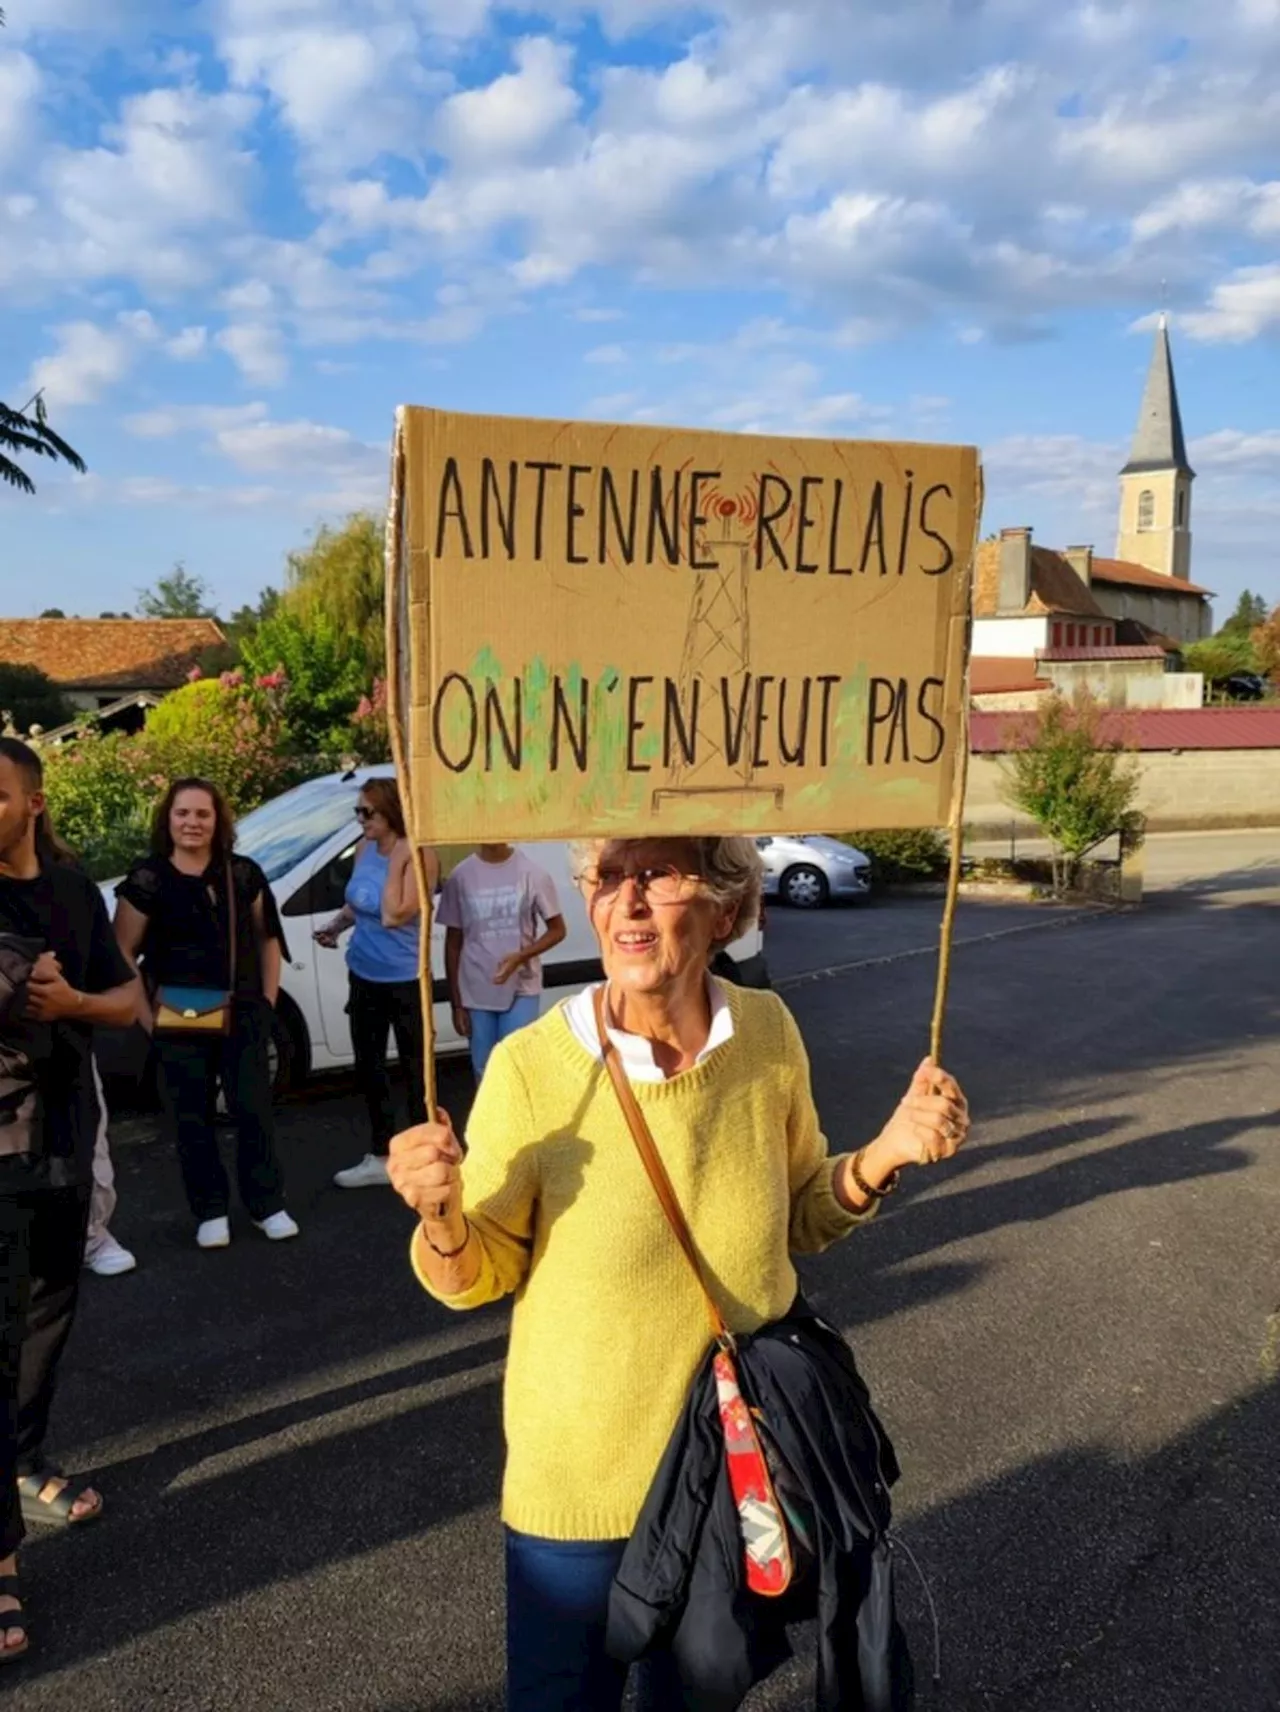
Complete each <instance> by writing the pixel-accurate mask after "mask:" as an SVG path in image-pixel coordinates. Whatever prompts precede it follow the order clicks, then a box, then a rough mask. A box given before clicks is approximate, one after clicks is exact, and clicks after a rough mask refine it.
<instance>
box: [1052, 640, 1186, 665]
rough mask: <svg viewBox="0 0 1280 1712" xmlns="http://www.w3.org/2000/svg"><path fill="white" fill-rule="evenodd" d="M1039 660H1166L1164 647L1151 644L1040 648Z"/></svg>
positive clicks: (1065, 661) (1063, 661)
mask: <svg viewBox="0 0 1280 1712" xmlns="http://www.w3.org/2000/svg"><path fill="white" fill-rule="evenodd" d="M1036 659H1037V660H1049V661H1058V662H1060V663H1063V664H1065V663H1067V662H1069V661H1071V660H1159V661H1161V662H1163V660H1164V649H1163V648H1153V647H1151V646H1150V645H1149V644H1146V645H1144V646H1142V647H1138V646H1130V647H1124V646H1121V647H1117V648H1038V649H1037V650H1036Z"/></svg>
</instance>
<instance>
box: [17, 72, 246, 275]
mask: <svg viewBox="0 0 1280 1712" xmlns="http://www.w3.org/2000/svg"><path fill="white" fill-rule="evenodd" d="M255 111H256V104H255V103H254V102H253V101H252V100H251V99H250V98H249V97H248V96H245V95H241V94H236V93H230V94H218V95H210V94H207V93H205V92H203V91H201V90H198V89H195V88H191V87H181V88H158V89H151V90H148V91H146V92H144V93H143V94H140V95H132V96H128V97H126V98H125V100H124V101H123V102H122V103H121V107H120V115H119V118H118V119H116V120H113V121H112V122H110V123H109V124H107V125H105V126H104V127H103V130H102V141H101V142H100V143H98V144H97V145H95V146H93V147H90V148H71V147H68V146H67V145H65V144H63V145H61V146H57V147H54V148H52V149H48V150H46V151H45V152H44V154H43V155H42V156H41V158H40V160H39V161H38V162H37V163H36V164H35V166H34V168H33V177H32V180H31V190H32V193H33V203H32V204H31V205H30V206H23V207H21V208H15V207H13V206H12V205H10V207H9V208H8V209H7V210H6V212H7V214H8V221H7V222H0V281H6V282H7V283H8V285H9V287H10V290H11V291H16V290H22V291H29V290H31V289H32V287H33V285H34V284H35V283H37V282H39V281H42V280H43V281H53V282H55V283H56V284H57V285H58V286H65V285H67V284H68V283H70V282H75V281H78V280H86V281H87V280H98V279H123V280H134V281H137V282H139V283H140V284H141V285H143V286H144V287H145V288H147V289H148V290H150V291H154V292H172V291H175V290H178V289H184V288H189V287H191V286H194V285H196V284H198V283H199V282H201V281H202V280H204V279H206V278H207V277H208V276H209V274H210V273H211V272H212V271H214V265H215V264H214V261H213V257H212V256H211V254H210V248H209V243H208V237H209V234H211V233H216V232H217V231H219V230H220V229H229V228H232V227H234V226H235V225H237V224H238V223H239V222H240V221H241V220H242V218H243V216H244V208H245V196H246V193H247V189H248V185H249V182H250V180H251V177H252V170H253V169H252V161H251V157H250V155H249V154H248V152H247V151H246V150H245V149H244V148H243V147H242V146H241V135H242V133H243V131H244V129H245V128H246V127H247V126H248V124H249V123H250V121H251V120H252V118H253V116H254V113H255ZM6 224H7V226H8V230H7V231H6V230H5V225H6Z"/></svg>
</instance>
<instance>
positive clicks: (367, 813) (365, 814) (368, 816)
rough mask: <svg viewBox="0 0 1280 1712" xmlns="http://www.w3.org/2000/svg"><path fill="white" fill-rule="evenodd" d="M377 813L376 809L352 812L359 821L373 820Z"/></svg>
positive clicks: (358, 809) (359, 809)
mask: <svg viewBox="0 0 1280 1712" xmlns="http://www.w3.org/2000/svg"><path fill="white" fill-rule="evenodd" d="M377 812H378V811H377V809H376V808H357V809H353V810H352V813H353V814H354V815H355V817H356V819H357V820H372V819H373V817H374V815H375V814H377Z"/></svg>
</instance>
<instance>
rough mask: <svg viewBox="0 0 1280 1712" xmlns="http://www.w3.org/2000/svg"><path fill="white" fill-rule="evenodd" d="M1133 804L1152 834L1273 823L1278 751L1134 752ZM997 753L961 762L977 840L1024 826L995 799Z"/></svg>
mask: <svg viewBox="0 0 1280 1712" xmlns="http://www.w3.org/2000/svg"><path fill="white" fill-rule="evenodd" d="M1138 768H1139V774H1140V777H1141V780H1142V788H1141V790H1140V792H1139V795H1138V807H1139V808H1140V809H1141V810H1142V812H1143V813H1144V814H1145V815H1146V816H1147V822H1148V825H1149V826H1150V828H1151V830H1152V831H1153V832H1158V831H1160V830H1161V829H1162V828H1163V829H1165V830H1168V831H1176V830H1177V829H1179V828H1182V827H1188V828H1194V827H1205V828H1208V827H1230V826H1280V749H1184V750H1183V751H1182V752H1181V754H1177V755H1175V754H1173V753H1171V752H1166V751H1151V752H1149V753H1145V754H1141V755H1139V756H1138ZM1000 784H1001V773H1000V766H999V757H998V756H995V755H974V756H973V757H972V759H971V760H970V762H969V789H968V792H967V794H966V797H965V810H964V818H965V824H966V825H967V826H969V827H970V828H972V830H973V833H974V835H975V836H977V837H987V838H1003V837H1005V836H1007V835H1008V832H1009V828H1010V825H1011V823H1014V822H1016V823H1017V827H1018V832H1019V836H1024V835H1026V834H1027V833H1029V832H1031V831H1032V830H1033V828H1032V826H1031V823H1030V822H1029V821H1026V820H1024V819H1023V818H1022V817H1021V816H1018V815H1015V813H1014V811H1013V810H1012V809H1011V808H1009V806H1008V805H1007V804H1006V803H1005V802H1004V801H1003V800H1002V799H1001V795H1000Z"/></svg>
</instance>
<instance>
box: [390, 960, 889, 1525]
mask: <svg viewBox="0 0 1280 1712" xmlns="http://www.w3.org/2000/svg"><path fill="white" fill-rule="evenodd" d="M726 991H727V993H728V998H729V1003H730V1005H731V1007H732V1012H733V1025H734V1031H733V1038H732V1039H731V1040H729V1041H726V1042H725V1043H724V1044H723V1045H722V1046H720V1047H717V1048H716V1049H715V1051H713V1052H712V1053H711V1054H709V1056H708V1057H707V1058H706V1059H704V1060H703V1062H702V1063H701V1064H699V1065H697V1066H696V1067H695V1068H693V1069H691V1070H686V1071H684V1072H682V1073H681V1074H680V1075H678V1076H674V1077H672V1078H671V1079H670V1080H668V1081H665V1082H654V1083H648V1082H637V1083H635V1084H633V1086H634V1088H635V1095H636V1099H637V1100H638V1101H639V1102H640V1105H641V1108H642V1109H643V1111H644V1114H645V1117H646V1119H647V1120H648V1123H649V1127H650V1129H651V1130H652V1132H653V1137H654V1141H655V1142H656V1144H657V1147H658V1150H659V1152H660V1153H661V1154H662V1158H663V1162H664V1163H665V1165H666V1167H667V1171H668V1173H669V1174H670V1177H671V1181H672V1184H673V1186H674V1188H675V1192H676V1194H677V1196H678V1197H679V1200H680V1205H681V1207H682V1209H683V1211H684V1214H685V1218H686V1219H687V1221H688V1224H689V1227H690V1230H691V1231H692V1232H693V1236H694V1240H695V1241H696V1242H697V1244H698V1247H699V1249H700V1250H701V1253H702V1257H703V1260H704V1262H705V1265H706V1271H707V1276H708V1278H709V1279H710V1280H712V1281H713V1288H714V1290H715V1293H716V1297H717V1300H718V1302H719V1304H720V1309H721V1312H722V1313H723V1314H724V1317H725V1319H726V1320H727V1321H728V1323H729V1325H730V1327H731V1328H732V1329H733V1330H734V1331H742V1332H747V1331H754V1330H755V1329H756V1328H757V1327H758V1326H761V1325H763V1324H764V1322H765V1321H766V1320H771V1319H775V1318H777V1317H778V1315H780V1314H783V1313H785V1312H786V1310H787V1309H788V1308H789V1307H790V1305H791V1302H792V1300H793V1298H794V1296H795V1292H796V1274H795V1269H794V1267H793V1266H792V1264H791V1258H790V1256H791V1253H792V1251H794V1252H796V1253H801V1254H812V1253H816V1252H818V1251H819V1250H820V1249H823V1248H825V1247H827V1245H828V1244H830V1243H832V1242H834V1241H835V1240H836V1239H837V1238H838V1237H841V1236H843V1235H844V1234H845V1233H846V1232H848V1231H849V1230H851V1229H852V1228H853V1226H854V1225H855V1224H857V1223H859V1222H860V1218H859V1216H855V1215H854V1214H851V1213H849V1212H847V1211H846V1210H845V1209H844V1208H843V1207H842V1206H841V1205H840V1203H839V1202H838V1201H837V1200H836V1197H835V1194H834V1192H833V1190H832V1177H833V1175H834V1172H835V1169H836V1165H837V1161H836V1160H835V1159H833V1158H831V1157H829V1156H828V1154H827V1146H826V1141H825V1139H824V1138H823V1136H822V1134H821V1132H820V1130H819V1128H818V1120H817V1113H816V1112H815V1110H814V1105H813V1096H812V1093H811V1091H810V1086H809V1064H808V1059H807V1057H806V1055H805V1050H804V1045H803V1043H802V1041H801V1039H800V1031H799V1030H798V1028H797V1027H796V1024H795V1022H794V1020H793V1018H792V1017H791V1014H790V1012H789V1011H788V1010H787V1009H786V1007H785V1006H784V1005H783V1004H782V1002H781V1001H780V1000H779V999H778V998H776V997H775V996H774V995H773V994H772V993H760V992H751V991H744V990H743V989H741V988H738V987H733V986H730V987H727V989H726ZM467 1142H468V1153H467V1159H466V1164H465V1166H464V1171H463V1179H464V1182H463V1187H464V1199H465V1204H466V1209H467V1214H468V1217H469V1218H470V1220H471V1223H472V1225H473V1226H474V1227H475V1230H476V1232H477V1235H478V1238H479V1242H480V1246H481V1251H482V1258H481V1266H480V1274H479V1277H478V1278H477V1279H476V1282H475V1284H474V1285H473V1286H472V1288H471V1289H470V1290H467V1291H466V1292H465V1293H464V1294H462V1295H457V1296H451V1297H446V1296H441V1297H440V1298H439V1299H440V1300H442V1301H444V1302H446V1303H447V1304H448V1305H449V1306H450V1307H454V1308H475V1307H479V1306H481V1305H482V1304H483V1303H485V1302H491V1301H494V1300H495V1299H496V1298H498V1297H500V1296H502V1295H505V1294H506V1293H507V1292H509V1291H510V1292H514V1294H515V1309H514V1313H513V1315H512V1326H511V1347H510V1351H509V1354H508V1359H507V1374H506V1390H505V1397H504V1418H505V1424H506V1437H507V1466H506V1476H505V1479H504V1482H503V1502H502V1514H503V1519H504V1521H506V1522H507V1524H508V1525H509V1526H510V1527H512V1528H515V1529H517V1530H518V1531H520V1532H521V1533H528V1534H537V1535H540V1536H542V1537H544V1538H550V1539H560V1540H569V1539H578V1540H610V1539H622V1538H624V1537H625V1536H627V1535H628V1534H630V1532H631V1530H632V1528H633V1527H634V1525H635V1522H636V1518H637V1516H638V1515H639V1513H640V1508H641V1506H642V1504H643V1502H644V1499H645V1494H646V1493H647V1491H648V1488H649V1483H650V1481H651V1480H652V1478H653V1474H654V1471H655V1470H656V1468H657V1466H658V1462H659V1460H660V1458H661V1456H662V1452H663V1450H664V1448H665V1446H666V1443H667V1440H668V1438H669V1437H670V1434H671V1430H672V1428H673V1426H674V1425H675V1422H676V1419H677V1417H678V1416H679V1413H680V1409H681V1406H682V1404H683V1402H684V1398H685V1394H686V1392H687V1390H688V1387H689V1383H690V1381H691V1379H692V1378H693V1375H694V1372H695V1371H696V1369H697V1366H698V1363H699V1362H700V1360H701V1359H702V1357H703V1355H704V1354H705V1352H706V1349H707V1345H708V1342H709V1334H708V1329H707V1320H706V1309H705V1306H704V1304H703V1302H702V1299H701V1297H700V1295H699V1293H698V1288H697V1284H696V1282H695V1280H694V1278H693V1274H692V1272H691V1271H690V1269H689V1264H688V1262H687V1261H686V1260H685V1258H684V1256H683V1254H681V1252H680V1249H679V1247H678V1245H677V1243H676V1239H675V1237H674V1235H673V1234H672V1232H671V1229H670V1227H669V1226H668V1225H667V1223H666V1220H665V1219H664V1218H663V1215H662V1209H661V1208H660V1206H659V1205H658V1201H657V1197H656V1196H655V1194H654V1191H653V1187H652V1185H651V1184H650V1182H649V1179H648V1178H647V1177H646V1175H645V1171H644V1167H643V1165H642V1164H641V1161H640V1157H639V1155H638V1154H637V1152H636V1147H635V1143H634V1141H633V1140H632V1138H631V1133H630V1131H629V1130H628V1128H627V1125H626V1121H625V1119H624V1118H623V1116H622V1112H621V1110H620V1109H619V1106H618V1103H617V1096H616V1095H615V1093H614V1091H613V1087H612V1085H611V1084H610V1081H609V1078H608V1074H607V1073H606V1071H605V1069H604V1067H603V1065H601V1064H600V1063H598V1062H596V1061H595V1060H593V1058H592V1057H591V1055H590V1054H589V1053H588V1052H587V1051H586V1050H585V1049H584V1048H583V1047H582V1045H581V1044H580V1043H579V1042H578V1040H577V1039H576V1038H575V1037H574V1035H573V1033H572V1031H571V1029H570V1027H569V1025H568V1023H567V1021H566V1020H565V1017H564V1014H563V1008H562V1007H557V1009H555V1010H554V1011H551V1012H549V1013H548V1014H547V1015H546V1016H545V1017H543V1018H542V1020H541V1021H540V1022H538V1023H536V1024H534V1025H533V1026H532V1027H531V1028H527V1029H524V1030H522V1031H521V1032H520V1033H518V1034H515V1035H512V1036H511V1037H510V1038H509V1039H508V1040H507V1041H505V1042H504V1043H503V1044H502V1045H500V1046H499V1047H498V1048H497V1050H496V1051H495V1052H494V1054H493V1057H492V1058H491V1059H490V1061H489V1067H488V1069H487V1070H486V1072H485V1077H484V1081H483V1083H482V1084H481V1087H480V1091H479V1094H478V1095H477V1097H476V1103H475V1108H474V1110H473V1112H472V1114H471V1122H470V1125H469V1126H468V1130H467ZM867 1216H869V1215H865V1214H864V1215H861V1217H862V1218H865V1217H867ZM420 1241H421V1234H420V1232H419V1233H417V1234H415V1237H414V1242H413V1247H412V1251H411V1252H412V1256H413V1263H414V1270H415V1271H416V1272H417V1275H418V1278H419V1280H420V1281H421V1283H422V1284H423V1285H424V1286H425V1287H426V1288H427V1289H428V1290H431V1289H432V1287H431V1285H430V1284H429V1283H428V1280H427V1276H426V1272H425V1269H424V1267H423V1265H422V1258H421V1253H420V1250H419V1243H420ZM432 1294H433V1295H439V1293H438V1292H437V1291H434V1290H432Z"/></svg>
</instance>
